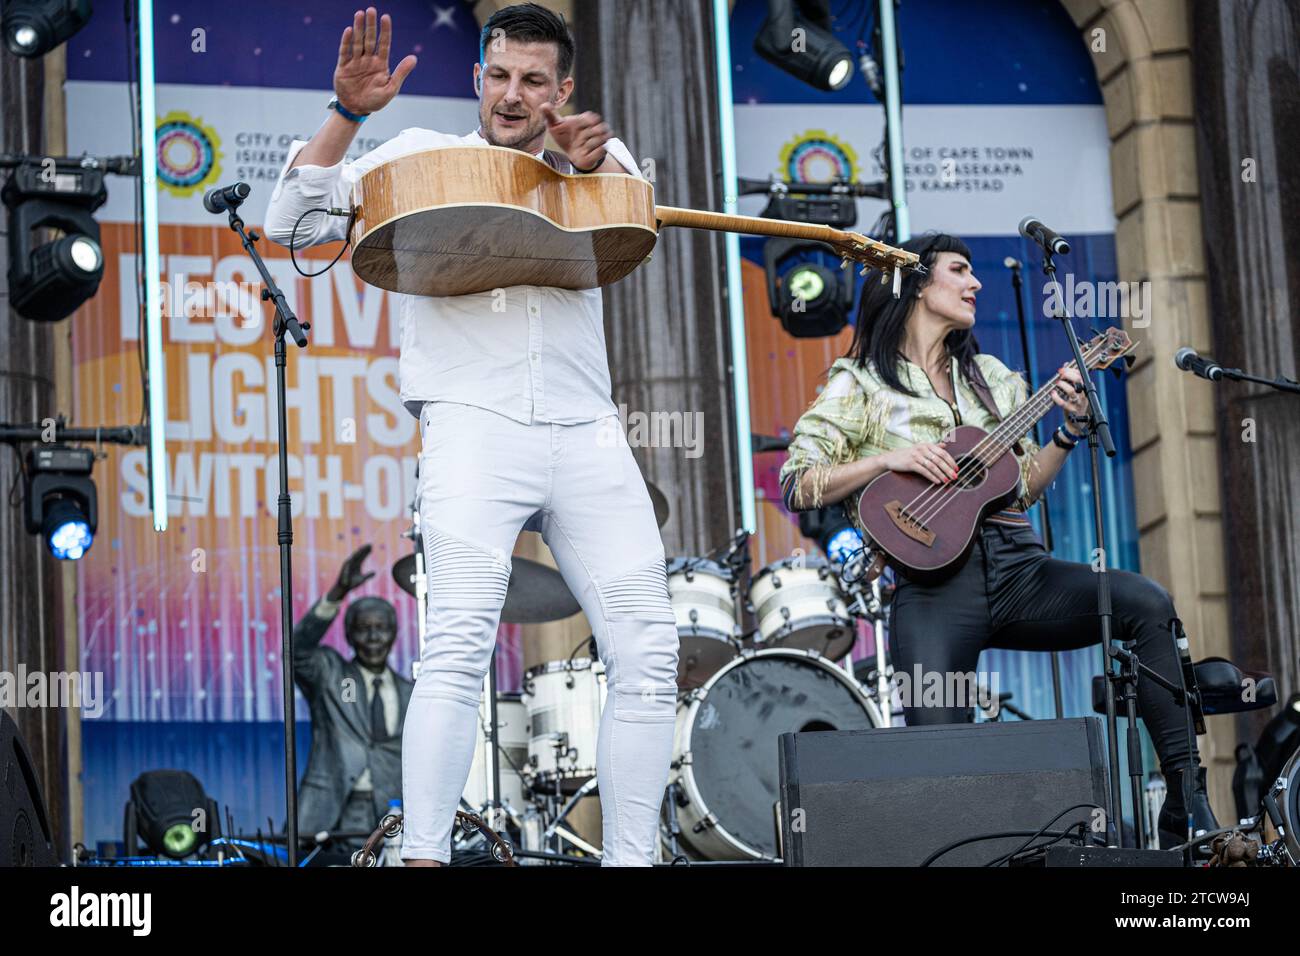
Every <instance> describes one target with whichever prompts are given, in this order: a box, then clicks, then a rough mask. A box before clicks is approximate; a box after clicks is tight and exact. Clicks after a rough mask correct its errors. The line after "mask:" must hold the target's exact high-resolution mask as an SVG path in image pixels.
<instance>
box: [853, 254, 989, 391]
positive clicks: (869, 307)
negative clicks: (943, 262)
mask: <svg viewBox="0 0 1300 956" xmlns="http://www.w3.org/2000/svg"><path fill="white" fill-rule="evenodd" d="M899 248H902V249H906V250H907V251H908V252H915V253H916V254H917V255H918V256H920V257H921V265H923V266H925V268H926V269H927V270H928V271H927V273H926V274H925V275H920V274H918V273H916V272H905V273H904V274H903V283H902V289H901V291H900V294H899V296H898V298H897V299H895V298H894V284H893V282H881V281H880V275H881V274H880V271H879V270H876V269H873V270H872V271H870V272H868V273H867V277H866V285H865V286H864V287H863V290H862V299H861V301H860V302H859V303H858V322H857V326H856V328H854V330H853V342H852V344H850V345H849V351H848V354H847V356H846V357H847V358H851V359H853V361H855V362H856V363H857V364H858V365H860V366H863V367H865V366H866V365H867V363H868V362H872V363H874V364H875V366H876V374H878V375H879V376H880V378H881V380H882V381H883V382H884V383H885V384H886V385H888V386H889V387H890V388H892V389H893V390H895V391H897V392H903V393H904V394H906V395H915V394H916V393H915V392H913V391H912V390H911V389H910V388H908V387H907V386H905V385H904V384H903V383H902V381H901V380H900V379H899V377H898V359H899V346H901V345H902V343H903V336H904V335H905V334H906V331H907V318H908V316H910V315H911V314H912V309H913V308H915V307H916V296H917V293H919V292H920V291H921V290H922V289H924V288H925V287H926V286H927V285H929V284H930V281H931V279H932V277H933V275H934V263H935V260H936V259H937V258H938V257H939V253H941V252H955V253H957V254H958V255H961V256H965V257H966V258H967V260H969V259H970V257H971V254H970V248H969V247H968V246H967V245H966V243H964V242H962V241H961V240H960V239H958V238H957V237H956V236H950V235H948V234H947V233H941V232H932V233H927V234H926V235H923V236H915V237H913V238H912V239H909V240H908V241H907V242H904V243H901V244H900V246H899ZM943 344H944V345H945V346H946V347H947V349H948V354H949V355H951V356H952V357H953V358H955V359H956V360H957V367H958V368H959V369H960V370H961V373H962V375H964V376H965V377H966V378H967V379H968V380H969V379H971V378H973V377H976V376H978V375H979V372H978V370H975V371H972V370H973V369H974V368H975V356H976V355H977V354H979V350H980V347H979V343H978V342H976V341H975V333H974V332H972V331H971V330H970V329H954V330H953V331H951V332H949V333H948V335H947V337H946V338H945V339H944V340H943Z"/></svg>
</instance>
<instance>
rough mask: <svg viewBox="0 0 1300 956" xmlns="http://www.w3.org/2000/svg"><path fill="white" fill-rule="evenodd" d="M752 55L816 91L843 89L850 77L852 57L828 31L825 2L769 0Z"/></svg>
mask: <svg viewBox="0 0 1300 956" xmlns="http://www.w3.org/2000/svg"><path fill="white" fill-rule="evenodd" d="M754 52H755V53H757V54H758V55H759V56H761V57H762V58H763V59H765V60H767V62H769V63H771V64H772V65H773V66H775V67H776V68H777V69H780V70H784V71H785V72H787V73H789V74H790V75H791V76H793V77H795V78H796V79H799V80H803V81H804V82H805V83H807V84H809V85H810V86H815V87H817V89H819V90H826V91H827V92H834V91H836V90H842V89H844V87H845V86H847V85H848V82H849V80H851V79H852V78H853V57H852V56H850V55H849V50H848V47H846V46H845V45H844V44H843V43H841V42H840V41H839V40H838V39H836V37H835V34H834V33H832V32H831V11H830V3H829V2H828V0H768V4H767V19H766V20H764V21H763V25H762V26H761V27H759V29H758V36H757V37H755V38H754Z"/></svg>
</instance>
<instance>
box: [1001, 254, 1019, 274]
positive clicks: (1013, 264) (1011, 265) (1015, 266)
mask: <svg viewBox="0 0 1300 956" xmlns="http://www.w3.org/2000/svg"><path fill="white" fill-rule="evenodd" d="M1002 264H1003V265H1004V266H1006V267H1007V268H1008V269H1010V270H1011V271H1012V272H1019V271H1020V266H1021V262H1020V260H1019V259H1017V258H1016V257H1015V256H1007V257H1006V258H1005V259H1003V260H1002Z"/></svg>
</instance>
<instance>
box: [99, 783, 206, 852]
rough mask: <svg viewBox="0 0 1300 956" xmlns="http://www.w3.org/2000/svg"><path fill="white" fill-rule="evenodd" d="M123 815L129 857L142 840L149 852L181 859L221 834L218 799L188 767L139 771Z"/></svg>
mask: <svg viewBox="0 0 1300 956" xmlns="http://www.w3.org/2000/svg"><path fill="white" fill-rule="evenodd" d="M122 817H123V829H124V831H125V833H124V837H125V839H124V841H123V842H125V844H126V852H127V855H128V856H135V855H136V853H137V851H138V849H139V845H140V844H141V843H143V844H144V846H145V849H147V850H148V851H149V852H150V853H154V854H157V855H158V856H165V857H170V858H171V859H173V860H180V859H183V858H185V857H187V856H189V855H191V854H192V853H194V852H195V851H196V850H198V849H199V848H200V847H202V846H204V845H205V844H207V843H210V842H211V841H212V840H213V838H214V837H219V836H221V819H220V815H219V812H218V807H217V802H216V801H215V800H213V799H212V798H211V797H210V796H208V794H207V792H206V791H204V789H203V784H201V783H200V782H199V780H198V778H197V777H195V776H194V774H192V773H190V772H189V771H187V770H148V771H145V772H144V773H142V774H140V776H138V777H136V778H135V780H133V781H132V782H131V798H130V799H129V800H128V801H127V803H126V807H125V808H124V810H123V814H122Z"/></svg>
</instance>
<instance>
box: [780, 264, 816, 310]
mask: <svg viewBox="0 0 1300 956" xmlns="http://www.w3.org/2000/svg"><path fill="white" fill-rule="evenodd" d="M822 271H823V270H820V269H818V268H817V267H815V266H810V265H803V266H796V267H795V268H794V269H793V270H792V271H791V272H790V274H789V276H787V277H786V282H785V284H786V288H788V289H789V290H790V294H791V295H793V296H794V297H795V298H796V299H803V300H804V302H816V301H817V300H818V299H820V298H821V296H822V293H823V292H825V291H826V279H825V277H823V276H822V274H821V273H822Z"/></svg>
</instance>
